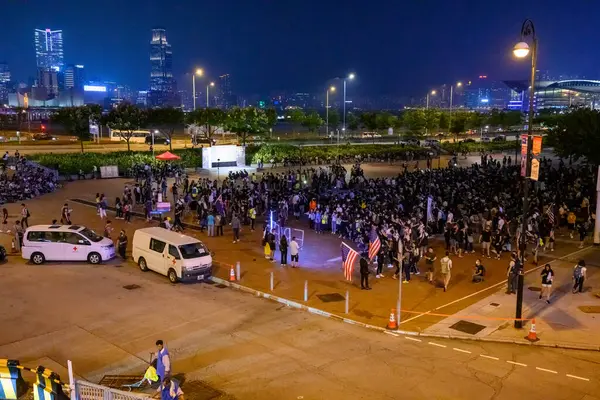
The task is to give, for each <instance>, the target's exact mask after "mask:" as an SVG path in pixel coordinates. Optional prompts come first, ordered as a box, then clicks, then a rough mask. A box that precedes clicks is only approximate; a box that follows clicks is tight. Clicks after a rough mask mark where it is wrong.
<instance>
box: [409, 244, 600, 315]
mask: <svg viewBox="0 0 600 400" xmlns="http://www.w3.org/2000/svg"><path fill="white" fill-rule="evenodd" d="M590 247H592V246H586V247H584V248H583V249H579V250H577V251H574V252H572V253H569V254H567V255H564V256H562V257H560V258H557V259H554V260H552V261H550V262H549V263H548V264H553V263H555V262H557V261H563V260H564V259H566V258H569V257H572V256H574V255H575V254H577V253H580V252H582V251H584V250H587V249H589V248H590ZM542 267H543V265H540V266H537V267H535V268H532V269H529V270H527V271H525V275H527V274H529V273H531V272H534V271H537V270H538V269H540V268H542ZM502 285H506V281H500V282H498V283H495V284H493V285H492V286H489V287H486V288H483V289H481V290H478V291H477V292H474V293H471V294H469V295H466V296H464V297H461V298H460V299H456V300H454V301H451V302H450V303H446V304H444V305H441V306H439V307H436V308H434V309H433V310H429V311H426V312H424V313H422V314H417V315H415V316H414V317H410V318H407V319H405V320H404V321H401V322H400V325H402V324H405V323H407V322H410V321H412V320H415V319H417V318H421V317H423V316H425V315H427V314H429V313H432V312H434V311H438V310H441V309H442V308H446V307H449V306H451V305H452V304H455V303H458V302H460V301H463V300H466V299H468V298H470V297H473V296H477V295H478V294H481V293H483V292H486V291H488V290H490V289H494V288H496V287H498V286H502Z"/></svg>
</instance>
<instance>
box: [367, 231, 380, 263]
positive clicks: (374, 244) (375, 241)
mask: <svg viewBox="0 0 600 400" xmlns="http://www.w3.org/2000/svg"><path fill="white" fill-rule="evenodd" d="M373 236H374V237H375V238H371V240H370V243H369V260H372V259H374V258H375V256H376V255H377V253H379V249H380V248H381V240H379V235H378V234H377V233H375V235H373Z"/></svg>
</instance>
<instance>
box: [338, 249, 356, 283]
mask: <svg viewBox="0 0 600 400" xmlns="http://www.w3.org/2000/svg"><path fill="white" fill-rule="evenodd" d="M357 258H358V253H357V252H356V251H355V250H354V249H352V248H351V247H350V246H348V245H347V244H346V243H344V242H342V265H343V266H344V277H345V278H346V280H348V281H351V280H352V271H353V270H354V263H355V262H356V259H357Z"/></svg>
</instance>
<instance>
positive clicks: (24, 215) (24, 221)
mask: <svg viewBox="0 0 600 400" xmlns="http://www.w3.org/2000/svg"><path fill="white" fill-rule="evenodd" d="M29 217H31V214H30V213H29V209H28V208H27V206H25V203H21V227H22V228H23V229H25V228H29Z"/></svg>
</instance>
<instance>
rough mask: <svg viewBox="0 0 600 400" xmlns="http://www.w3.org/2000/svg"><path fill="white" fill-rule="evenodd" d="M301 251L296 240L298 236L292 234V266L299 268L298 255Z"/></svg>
mask: <svg viewBox="0 0 600 400" xmlns="http://www.w3.org/2000/svg"><path fill="white" fill-rule="evenodd" d="M299 252H300V246H298V242H296V236H292V241H291V242H290V257H291V259H292V268H298V267H299V265H298V255H299Z"/></svg>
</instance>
